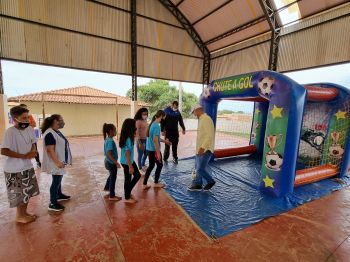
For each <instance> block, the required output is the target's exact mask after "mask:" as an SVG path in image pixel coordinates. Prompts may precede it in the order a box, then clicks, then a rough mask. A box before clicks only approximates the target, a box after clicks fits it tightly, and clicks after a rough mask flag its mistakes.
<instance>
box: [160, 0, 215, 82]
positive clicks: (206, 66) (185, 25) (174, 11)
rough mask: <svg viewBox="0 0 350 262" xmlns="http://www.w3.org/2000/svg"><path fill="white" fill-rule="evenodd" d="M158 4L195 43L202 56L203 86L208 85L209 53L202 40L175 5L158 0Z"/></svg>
mask: <svg viewBox="0 0 350 262" xmlns="http://www.w3.org/2000/svg"><path fill="white" fill-rule="evenodd" d="M159 2H160V3H162V4H163V5H164V6H165V7H166V9H168V10H169V12H171V13H172V14H173V15H174V16H175V17H176V19H177V20H178V21H179V22H180V24H181V25H182V26H183V28H184V29H185V30H186V31H187V33H188V34H189V35H190V37H191V38H192V40H193V41H194V42H195V44H196V45H197V46H198V48H199V50H200V51H201V52H202V54H203V79H202V81H203V85H207V84H209V79H210V52H209V50H208V48H207V47H206V45H205V44H204V43H203V41H202V39H201V38H200V36H199V34H198V33H197V31H196V30H195V29H194V27H193V26H192V24H191V23H190V22H189V21H188V20H187V18H186V17H185V16H184V15H183V14H182V13H181V11H180V10H179V9H178V8H177V6H176V5H174V4H173V3H172V2H171V1H170V0H159Z"/></svg>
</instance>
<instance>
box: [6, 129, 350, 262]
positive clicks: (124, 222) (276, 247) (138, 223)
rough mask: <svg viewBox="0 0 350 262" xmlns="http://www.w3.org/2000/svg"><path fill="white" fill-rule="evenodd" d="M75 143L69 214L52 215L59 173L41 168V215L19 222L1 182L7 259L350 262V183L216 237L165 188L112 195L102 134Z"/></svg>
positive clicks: (34, 203) (184, 143) (33, 205)
mask: <svg viewBox="0 0 350 262" xmlns="http://www.w3.org/2000/svg"><path fill="white" fill-rule="evenodd" d="M194 141H195V137H194V134H189V135H188V136H187V137H186V139H184V138H182V139H181V145H180V148H186V150H182V154H181V156H182V157H184V156H189V155H192V154H193V145H194ZM70 142H71V147H72V151H73V155H74V165H73V167H71V168H70V169H69V175H67V176H66V177H65V178H64V180H63V191H64V192H65V193H67V194H70V195H71V196H72V200H71V201H70V202H67V203H66V204H65V206H66V211H65V212H64V213H61V214H49V213H48V211H47V206H48V201H49V186H50V183H51V179H50V177H49V176H47V175H46V174H40V171H38V172H37V174H38V179H39V183H40V190H41V194H40V195H39V196H37V197H35V198H32V200H31V202H30V207H29V209H30V211H31V212H35V213H36V214H37V215H39V218H38V219H37V221H35V222H34V223H32V224H28V225H18V224H16V223H15V222H14V216H15V209H9V208H8V203H7V196H6V189H5V183H4V180H3V179H1V180H0V243H1V244H0V261H4V262H5V261H6V262H8V261H26V262H28V261H35V262H40V261H145V262H146V261H196V262H198V261H220V262H221V261H350V188H345V189H343V190H341V191H338V192H335V193H333V194H331V195H329V196H327V197H324V198H322V199H319V200H317V201H313V202H311V203H307V204H305V205H302V206H300V207H298V208H296V209H294V210H292V211H290V212H288V213H284V214H282V215H279V216H277V217H272V218H269V219H266V220H264V221H262V222H261V223H258V224H256V225H253V226H251V227H249V228H247V229H244V230H241V231H238V232H235V233H232V234H229V235H227V236H225V237H222V238H219V239H218V240H211V239H208V238H207V237H206V236H205V235H204V234H203V233H202V232H201V231H200V229H199V228H198V227H197V226H196V225H195V224H194V222H193V221H192V220H191V219H190V218H189V217H188V216H187V215H186V214H185V213H184V211H183V210H182V209H181V208H180V207H179V206H178V205H177V204H176V203H175V202H174V201H173V200H172V199H171V198H170V197H169V195H168V194H167V193H166V192H165V191H164V190H162V189H160V190H155V189H150V190H149V191H148V192H142V190H141V189H140V184H139V185H137V188H136V190H135V193H134V194H135V196H136V197H137V198H138V199H139V202H138V203H137V204H135V205H128V204H125V203H123V202H122V201H121V202H117V203H110V202H108V201H107V200H105V198H104V195H105V192H103V191H102V189H103V185H104V182H105V179H106V177H107V173H106V171H105V169H104V167H103V155H102V143H103V142H102V139H101V138H95V137H93V138H74V139H70ZM1 160H3V158H2V159H1ZM0 169H1V164H0ZM122 177H123V175H122V172H121V173H120V174H119V177H118V181H117V188H118V189H117V192H118V194H119V195H122V193H123V179H122Z"/></svg>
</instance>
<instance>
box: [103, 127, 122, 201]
mask: <svg viewBox="0 0 350 262" xmlns="http://www.w3.org/2000/svg"><path fill="white" fill-rule="evenodd" d="M102 134H103V138H104V150H103V151H104V155H105V168H106V169H107V170H108V172H109V177H108V178H107V181H106V185H105V190H107V191H109V196H108V197H109V198H108V199H109V200H111V201H119V200H121V199H122V198H121V197H120V196H116V194H115V182H116V181H117V173H118V168H121V166H120V164H119V162H118V151H117V146H116V144H115V142H114V139H113V137H115V136H116V135H117V128H116V127H115V125H113V124H106V123H105V124H103V128H102Z"/></svg>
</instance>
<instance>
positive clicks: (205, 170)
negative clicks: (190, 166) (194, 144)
mask: <svg viewBox="0 0 350 262" xmlns="http://www.w3.org/2000/svg"><path fill="white" fill-rule="evenodd" d="M212 155H213V154H212V153H211V152H210V151H206V152H205V153H204V155H202V156H199V155H196V179H195V180H194V181H193V185H195V186H202V185H203V178H204V179H205V180H206V181H207V183H211V182H214V179H213V177H212V176H211V169H210V167H209V165H208V164H209V161H210V159H211V157H212Z"/></svg>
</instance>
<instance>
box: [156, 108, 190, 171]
mask: <svg viewBox="0 0 350 262" xmlns="http://www.w3.org/2000/svg"><path fill="white" fill-rule="evenodd" d="M178 107H179V102H177V101H174V102H173V103H172V105H171V106H169V107H167V108H165V110H164V111H165V114H166V117H165V120H164V121H162V122H161V127H162V132H164V133H165V139H168V140H169V141H170V142H171V146H172V151H173V162H174V163H175V164H177V163H178V162H177V160H178V157H177V145H178V144H179V127H178V126H179V124H180V126H181V128H182V134H185V133H186V128H185V125H184V121H183V119H182V116H181V113H180V112H179V110H178ZM169 151H170V146H169V145H165V149H164V161H165V162H167V161H168V158H169V154H170V153H169Z"/></svg>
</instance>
